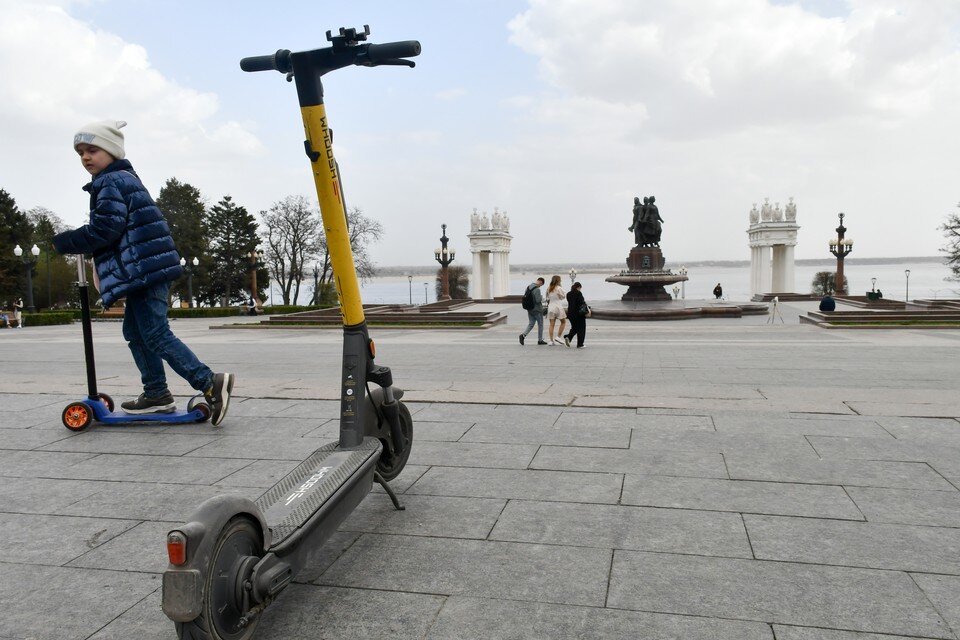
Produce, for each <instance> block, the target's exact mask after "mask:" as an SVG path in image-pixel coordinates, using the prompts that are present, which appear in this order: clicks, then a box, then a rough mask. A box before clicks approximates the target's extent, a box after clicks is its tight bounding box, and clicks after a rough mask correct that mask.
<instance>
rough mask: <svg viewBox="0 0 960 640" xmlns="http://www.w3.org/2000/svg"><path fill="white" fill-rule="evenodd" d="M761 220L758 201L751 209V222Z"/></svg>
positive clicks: (755, 222) (754, 222)
mask: <svg viewBox="0 0 960 640" xmlns="http://www.w3.org/2000/svg"><path fill="white" fill-rule="evenodd" d="M758 222H760V211H758V210H757V203H756V202H754V203H753V208H752V209H750V224H757V223H758Z"/></svg>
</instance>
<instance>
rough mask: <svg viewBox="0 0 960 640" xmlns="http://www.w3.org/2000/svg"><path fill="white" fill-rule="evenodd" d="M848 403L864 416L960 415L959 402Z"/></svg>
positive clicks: (951, 416) (953, 416)
mask: <svg viewBox="0 0 960 640" xmlns="http://www.w3.org/2000/svg"><path fill="white" fill-rule="evenodd" d="M847 405H848V406H849V407H850V408H851V409H853V410H854V411H856V412H857V413H859V414H860V415H862V416H906V417H915V418H956V417H958V416H960V403H958V402H937V403H933V402H924V403H907V402H856V401H853V402H848V403H847Z"/></svg>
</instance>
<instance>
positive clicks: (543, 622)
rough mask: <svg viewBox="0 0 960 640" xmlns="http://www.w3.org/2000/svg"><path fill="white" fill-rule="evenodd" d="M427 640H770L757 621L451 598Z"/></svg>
mask: <svg viewBox="0 0 960 640" xmlns="http://www.w3.org/2000/svg"><path fill="white" fill-rule="evenodd" d="M428 638H429V640H489V639H490V638H498V639H499V640H526V639H528V638H550V639H551V640H618V639H619V640H636V639H637V638H642V639H643V640H773V634H772V633H771V632H770V627H768V626H767V625H766V624H762V623H759V622H739V621H736V620H718V619H716V618H713V619H708V618H695V617H690V616H672V615H664V614H657V613H643V612H639V611H623V610H618V609H604V608H599V607H578V606H570V605H556V604H541V603H536V602H517V601H516V600H492V599H483V598H469V597H463V596H451V597H449V598H448V599H447V602H446V604H444V605H443V609H441V610H440V615H439V617H438V618H437V622H436V624H434V626H433V628H432V629H431V630H430V635H429V636H428Z"/></svg>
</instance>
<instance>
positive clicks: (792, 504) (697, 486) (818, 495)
mask: <svg viewBox="0 0 960 640" xmlns="http://www.w3.org/2000/svg"><path fill="white" fill-rule="evenodd" d="M621 502H622V503H623V504H633V505H641V506H648V507H670V508H676V509H706V510H710V511H735V512H740V513H764V514H774V515H794V516H806V517H811V518H835V519H843V520H863V519H864V518H863V514H862V513H860V510H859V509H857V505H856V504H854V503H853V501H852V500H850V497H849V496H848V495H847V493H846V492H845V491H844V490H843V487H834V486H828V485H812V484H790V483H783V482H751V481H749V480H719V479H713V478H676V477H667V476H649V475H633V474H627V476H626V479H625V480H624V483H623V496H622V498H621Z"/></svg>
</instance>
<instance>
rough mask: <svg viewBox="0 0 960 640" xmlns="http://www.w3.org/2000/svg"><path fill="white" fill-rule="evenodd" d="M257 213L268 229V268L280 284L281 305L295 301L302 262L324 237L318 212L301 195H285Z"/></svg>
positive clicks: (314, 250) (304, 274)
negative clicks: (267, 208)
mask: <svg viewBox="0 0 960 640" xmlns="http://www.w3.org/2000/svg"><path fill="white" fill-rule="evenodd" d="M260 215H261V216H262V218H263V224H264V227H266V229H267V238H266V240H267V242H266V244H267V251H266V255H265V256H264V259H265V260H266V263H267V268H268V269H269V270H270V275H271V276H272V278H273V280H274V281H275V282H278V283H279V284H280V289H281V293H282V296H283V304H291V301H292V304H297V299H298V298H299V296H300V285H301V284H302V283H303V279H304V277H305V276H306V273H305V268H304V265H305V264H306V263H307V262H308V261H309V260H311V259H312V258H313V257H314V256H315V255H317V253H318V252H319V250H320V246H321V240H322V239H323V230H322V223H321V221H320V215H319V211H318V210H317V209H316V208H314V207H313V206H312V205H311V204H310V202H309V201H308V200H307V198H305V197H303V196H287V197H286V198H284V199H283V200H280V201H278V202H275V203H274V204H273V206H272V207H270V209H269V210H268V211H261V212H260Z"/></svg>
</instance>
